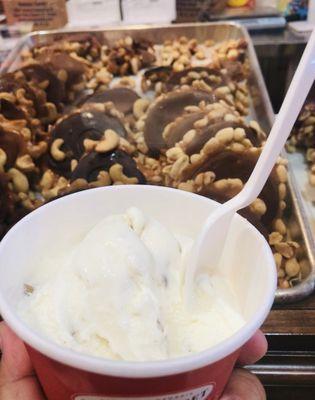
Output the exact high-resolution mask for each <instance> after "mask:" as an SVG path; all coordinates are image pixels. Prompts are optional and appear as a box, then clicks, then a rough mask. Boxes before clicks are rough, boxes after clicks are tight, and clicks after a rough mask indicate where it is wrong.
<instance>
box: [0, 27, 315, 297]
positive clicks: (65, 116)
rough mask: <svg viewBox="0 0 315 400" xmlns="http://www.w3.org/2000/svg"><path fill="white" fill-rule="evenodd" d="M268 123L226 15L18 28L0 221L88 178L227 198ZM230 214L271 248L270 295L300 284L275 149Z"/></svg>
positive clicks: (296, 215)
mask: <svg viewBox="0 0 315 400" xmlns="http://www.w3.org/2000/svg"><path fill="white" fill-rule="evenodd" d="M272 122H273V112H272V107H271V104H270V100H269V97H268V94H267V91H266V88H265V84H264V81H263V78H262V75H261V71H260V68H259V64H258V62H257V58H256V55H255V51H254V48H253V45H252V43H251V40H250V38H249V36H248V33H247V31H246V30H245V29H244V28H242V27H241V26H240V25H237V24H234V23H206V24H179V25H167V26H136V27H119V28H116V27H111V28H106V29H92V30H88V31H49V32H34V33H31V34H29V35H28V36H26V37H25V38H24V39H22V40H21V42H20V43H19V44H18V46H17V47H16V48H15V49H14V50H13V52H12V53H11V54H10V55H9V57H8V58H7V59H6V61H5V62H4V64H3V65H2V70H1V77H0V171H1V172H0V186H1V191H0V234H1V235H4V234H5V232H6V231H7V230H8V229H9V228H10V227H11V226H12V225H13V224H14V223H16V222H17V221H18V220H19V219H20V218H21V217H23V216H24V215H25V214H27V213H28V212H30V211H32V210H33V209H35V208H37V207H39V206H41V205H42V204H44V203H46V202H48V201H52V200H54V199H56V198H58V197H60V196H65V195H67V194H70V193H73V192H76V191H79V190H85V189H87V188H94V187H99V186H107V185H117V184H151V185H165V186H169V187H173V188H177V189H180V190H188V191H191V192H195V193H198V194H200V195H203V196H207V197H209V198H211V199H214V200H216V201H219V202H224V201H227V200H228V199H230V198H232V197H233V196H234V195H235V194H236V193H238V192H239V191H240V190H241V189H242V187H243V186H244V184H245V183H246V181H247V179H248V177H249V175H250V173H251V171H252V169H253V167H254V165H255V163H256V161H257V159H258V157H259V155H260V153H261V150H262V147H263V145H264V141H265V139H266V136H267V135H268V132H269V130H270V127H271V124H272ZM91 206H92V205H91ZM165 206H166V207H167V204H166V205H165ZM241 214H242V215H243V216H244V217H245V218H247V219H248V220H249V221H250V222H252V223H253V224H254V225H255V226H256V227H257V229H259V231H260V232H261V233H262V234H263V235H264V236H265V238H266V239H267V240H268V242H269V244H270V246H271V249H272V251H273V253H274V257H275V261H276V265H277V270H278V290H277V293H276V299H275V300H276V302H279V303H281V302H282V303H283V302H292V301H296V300H298V299H301V298H303V297H306V296H307V295H308V294H309V293H311V291H312V290H313V288H314V268H315V266H314V242H313V238H312V235H311V233H310V229H309V226H308V223H307V218H306V217H305V212H304V209H303V205H302V204H301V201H300V195H299V192H298V191H297V190H296V186H295V182H294V178H293V177H292V176H291V173H290V166H289V165H288V162H287V160H286V158H285V154H284V155H283V157H279V159H278V161H277V164H276V165H275V167H274V169H273V171H272V173H271V175H270V177H269V179H268V181H267V183H266V185H265V187H264V189H263V191H262V192H261V194H260V195H259V197H258V198H257V199H256V200H255V201H254V202H253V203H252V204H251V205H250V206H249V207H247V208H246V209H244V210H242V211H241ZM78 217H79V216H78Z"/></svg>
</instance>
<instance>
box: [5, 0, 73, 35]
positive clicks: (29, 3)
mask: <svg viewBox="0 0 315 400" xmlns="http://www.w3.org/2000/svg"><path fill="white" fill-rule="evenodd" d="M3 5H4V12H5V15H6V17H7V21H8V24H15V23H18V22H27V23H32V24H33V30H39V29H55V28H61V27H62V26H64V25H65V24H66V23H67V11H66V2H65V0H4V1H3Z"/></svg>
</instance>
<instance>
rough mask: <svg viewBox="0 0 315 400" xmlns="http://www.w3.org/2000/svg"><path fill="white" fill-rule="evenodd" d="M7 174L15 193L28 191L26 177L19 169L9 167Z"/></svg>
mask: <svg viewBox="0 0 315 400" xmlns="http://www.w3.org/2000/svg"><path fill="white" fill-rule="evenodd" d="M8 175H9V176H10V178H11V179H12V183H13V188H14V190H15V191H16V192H17V193H19V192H23V193H26V192H27V191H28V189H29V184H28V180H27V177H26V176H25V175H24V174H23V173H22V172H21V171H19V170H18V169H16V168H10V169H9V171H8Z"/></svg>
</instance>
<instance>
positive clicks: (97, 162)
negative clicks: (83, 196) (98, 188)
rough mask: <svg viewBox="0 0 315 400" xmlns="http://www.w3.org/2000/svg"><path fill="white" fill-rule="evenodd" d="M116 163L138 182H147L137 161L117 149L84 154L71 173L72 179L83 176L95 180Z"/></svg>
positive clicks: (88, 180) (90, 180)
mask: <svg viewBox="0 0 315 400" xmlns="http://www.w3.org/2000/svg"><path fill="white" fill-rule="evenodd" d="M114 164H120V165H122V167H123V173H124V174H125V175H126V176H128V177H130V178H131V177H135V178H137V179H138V183H140V184H144V183H146V180H145V177H144V176H143V174H142V173H141V172H140V171H139V170H138V168H137V164H136V162H135V161H134V160H133V158H132V157H130V155H129V154H127V153H125V152H124V151H122V150H115V151H113V152H112V153H97V152H95V151H92V152H91V153H89V154H87V155H86V156H84V157H83V158H82V159H81V160H80V161H79V163H78V165H77V167H76V168H75V169H74V171H73V172H72V174H71V181H74V180H76V179H78V178H83V179H85V180H86V181H87V182H94V181H96V180H97V177H98V175H99V173H100V172H101V171H109V169H110V167H111V166H112V165H114Z"/></svg>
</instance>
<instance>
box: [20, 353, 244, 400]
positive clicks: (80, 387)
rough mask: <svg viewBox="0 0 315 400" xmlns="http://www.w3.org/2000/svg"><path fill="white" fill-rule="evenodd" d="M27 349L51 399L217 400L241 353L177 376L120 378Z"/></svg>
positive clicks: (49, 399)
mask: <svg viewBox="0 0 315 400" xmlns="http://www.w3.org/2000/svg"><path fill="white" fill-rule="evenodd" d="M27 350H28V352H29V355H30V358H31V360H32V363H33V365H34V368H35V371H36V373H37V376H38V378H39V381H40V383H41V385H42V387H43V390H44V392H45V394H46V396H47V398H48V400H112V399H113V400H124V399H127V400H136V399H141V400H206V399H208V400H216V399H218V398H219V397H220V395H221V393H222V392H223V389H224V386H225V385H226V383H227V381H228V379H229V377H230V375H231V372H232V369H233V367H234V364H235V362H236V360H237V357H238V355H239V352H240V351H239V350H238V351H236V352H234V353H232V354H230V355H229V356H227V357H225V358H223V359H222V360H220V361H217V362H216V363H214V364H211V365H207V366H205V367H203V368H199V369H196V370H194V371H188V372H184V373H180V374H176V375H170V376H162V377H157V378H124V377H121V378H120V377H113V376H108V375H100V374H95V373H93V372H87V371H83V370H80V369H76V368H72V367H69V366H67V365H64V364H61V363H59V362H57V361H54V360H52V359H50V358H48V357H46V356H45V355H43V354H41V353H39V352H38V351H36V350H34V349H33V348H31V347H30V346H27Z"/></svg>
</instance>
